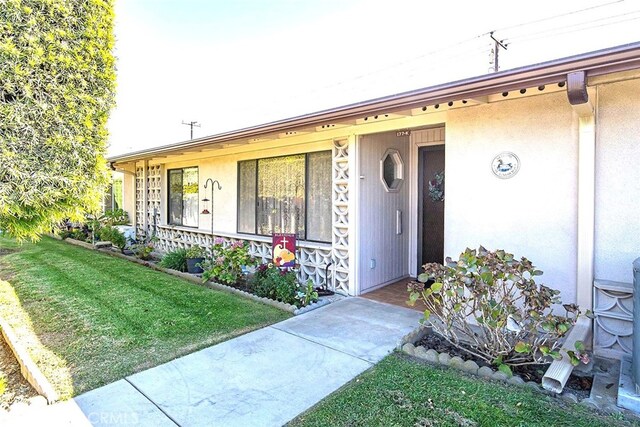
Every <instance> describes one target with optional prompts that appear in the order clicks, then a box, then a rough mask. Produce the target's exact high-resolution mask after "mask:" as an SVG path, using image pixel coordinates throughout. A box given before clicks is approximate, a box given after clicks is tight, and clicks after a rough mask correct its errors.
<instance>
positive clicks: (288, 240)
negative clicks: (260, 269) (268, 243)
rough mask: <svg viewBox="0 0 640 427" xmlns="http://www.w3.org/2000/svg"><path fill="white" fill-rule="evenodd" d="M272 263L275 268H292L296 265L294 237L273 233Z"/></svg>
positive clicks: (293, 235) (292, 235)
mask: <svg viewBox="0 0 640 427" xmlns="http://www.w3.org/2000/svg"><path fill="white" fill-rule="evenodd" d="M272 247H273V263H274V264H275V265H276V266H277V267H293V266H295V264H296V235H295V234H287V233H273V246H272Z"/></svg>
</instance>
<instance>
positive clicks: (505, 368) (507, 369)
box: [498, 363, 513, 377]
mask: <svg viewBox="0 0 640 427" xmlns="http://www.w3.org/2000/svg"><path fill="white" fill-rule="evenodd" d="M498 371H500V372H504V373H505V374H507V376H509V377H511V376H513V372H511V368H510V367H509V365H505V364H504V363H503V364H502V365H500V366H498Z"/></svg>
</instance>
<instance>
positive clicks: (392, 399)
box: [290, 354, 633, 427]
mask: <svg viewBox="0 0 640 427" xmlns="http://www.w3.org/2000/svg"><path fill="white" fill-rule="evenodd" d="M619 418H620V417H614V416H601V415H598V414H596V413H595V412H593V411H591V410H589V409H587V408H584V407H582V406H579V405H573V404H565V403H563V402H562V401H560V400H558V399H554V398H553V397H550V396H546V395H544V394H542V393H539V392H536V391H533V390H531V389H528V388H526V387H522V386H512V385H507V384H503V383H496V382H486V381H484V380H480V379H478V378H476V377H471V376H467V375H465V374H462V373H461V372H459V371H454V370H452V369H445V368H441V367H435V366H432V365H429V364H427V363H426V362H421V361H419V360H416V359H413V358H408V357H405V356H400V355H397V354H394V355H391V356H389V357H387V358H386V359H384V360H383V361H382V362H380V364H378V365H377V366H375V367H374V368H372V369H370V370H368V371H367V372H365V373H364V374H362V375H360V376H359V377H358V378H356V379H355V380H353V381H352V382H350V383H349V384H347V385H346V386H345V387H343V388H342V389H340V390H338V391H336V392H335V393H334V394H332V395H330V396H329V397H328V398H326V399H325V400H323V401H322V402H320V403H319V404H318V405H316V406H315V407H313V408H311V409H310V410H309V411H308V412H306V413H304V414H302V415H301V416H299V417H298V418H296V419H295V420H293V421H292V422H291V423H290V425H292V426H385V427H387V426H416V427H428V426H438V427H439V426H544V427H556V426H570V427H580V426H585V427H587V426H588V427H598V426H602V427H605V426H609V427H613V426H625V425H633V424H631V423H630V422H629V421H623V420H620V419H619Z"/></svg>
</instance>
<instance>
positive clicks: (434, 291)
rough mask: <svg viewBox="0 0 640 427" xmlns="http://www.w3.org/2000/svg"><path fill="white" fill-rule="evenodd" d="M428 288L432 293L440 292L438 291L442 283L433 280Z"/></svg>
mask: <svg viewBox="0 0 640 427" xmlns="http://www.w3.org/2000/svg"><path fill="white" fill-rule="evenodd" d="M429 289H431V291H432V292H433V293H434V294H437V293H440V291H441V290H442V283H440V282H435V283H434V284H433V285H431V287H430V288H429Z"/></svg>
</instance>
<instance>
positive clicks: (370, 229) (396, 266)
mask: <svg viewBox="0 0 640 427" xmlns="http://www.w3.org/2000/svg"><path fill="white" fill-rule="evenodd" d="M359 147H360V148H359V154H360V155H359V160H360V176H359V180H358V182H359V184H360V198H359V205H360V206H359V230H360V243H359V248H358V252H359V256H358V260H359V262H358V266H359V274H358V281H359V286H360V292H366V291H369V290H372V289H375V288H377V287H380V286H382V285H385V284H389V283H393V282H395V281H397V280H398V279H401V278H403V277H406V276H408V274H409V263H408V255H409V234H410V233H409V224H410V221H411V219H410V217H409V212H408V211H409V194H410V193H409V183H408V182H406V181H407V178H408V175H409V174H408V166H409V136H407V135H404V134H399V133H398V132H387V133H380V134H375V135H366V136H362V137H361V139H360V144H359Z"/></svg>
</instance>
